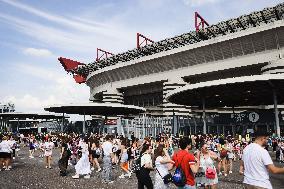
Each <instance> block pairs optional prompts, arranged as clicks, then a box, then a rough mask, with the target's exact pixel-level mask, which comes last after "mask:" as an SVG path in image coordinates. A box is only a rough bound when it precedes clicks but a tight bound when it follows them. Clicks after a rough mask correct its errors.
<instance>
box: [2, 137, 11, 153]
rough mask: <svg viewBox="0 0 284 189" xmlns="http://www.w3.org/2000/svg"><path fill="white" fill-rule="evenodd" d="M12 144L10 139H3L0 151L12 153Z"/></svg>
mask: <svg viewBox="0 0 284 189" xmlns="http://www.w3.org/2000/svg"><path fill="white" fill-rule="evenodd" d="M11 151H12V150H11V146H10V144H9V141H7V140H3V141H2V142H1V143H0V152H5V153H11Z"/></svg>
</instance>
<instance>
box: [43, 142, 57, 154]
mask: <svg viewBox="0 0 284 189" xmlns="http://www.w3.org/2000/svg"><path fill="white" fill-rule="evenodd" d="M43 147H44V149H45V151H47V152H50V151H51V150H52V148H53V147H54V144H53V142H45V143H44V145H43Z"/></svg>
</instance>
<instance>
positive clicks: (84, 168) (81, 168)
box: [75, 142, 91, 175]
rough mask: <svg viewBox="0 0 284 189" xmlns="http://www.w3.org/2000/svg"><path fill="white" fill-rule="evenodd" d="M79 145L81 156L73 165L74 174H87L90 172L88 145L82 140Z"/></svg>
mask: <svg viewBox="0 0 284 189" xmlns="http://www.w3.org/2000/svg"><path fill="white" fill-rule="evenodd" d="M80 147H81V148H82V157H81V158H80V159H79V161H78V162H77V164H76V165H75V170H76V174H79V175H87V174H90V173H91V165H90V161H89V150H88V145H87V144H86V143H85V142H82V143H81V144H80Z"/></svg>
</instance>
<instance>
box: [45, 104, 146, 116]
mask: <svg viewBox="0 0 284 189" xmlns="http://www.w3.org/2000/svg"><path fill="white" fill-rule="evenodd" d="M44 109H45V110H46V111H49V112H55V113H68V114H80V115H106V116H110V115H115V116H116V115H128V114H139V113H142V112H145V111H146V109H145V108H142V107H138V106H133V105H124V104H117V103H83V104H65V105H64V104H62V105H54V106H49V107H46V108H44Z"/></svg>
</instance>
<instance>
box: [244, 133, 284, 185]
mask: <svg viewBox="0 0 284 189" xmlns="http://www.w3.org/2000/svg"><path fill="white" fill-rule="evenodd" d="M254 135H255V141H254V142H253V143H251V144H249V145H248V146H247V147H246V148H245V149H244V152H243V157H242V160H241V165H240V170H239V172H240V174H243V175H244V181H243V183H244V187H245V189H262V188H268V189H272V185H271V183H270V181H269V173H268V171H269V172H271V173H274V174H283V173H284V168H278V167H276V166H274V164H273V161H272V159H271V157H270V155H269V153H268V151H267V150H265V149H264V147H265V146H266V145H267V140H268V137H269V134H268V133H267V132H266V131H263V130H257V131H256V132H255V133H254Z"/></svg>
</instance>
